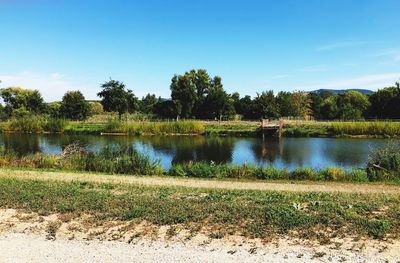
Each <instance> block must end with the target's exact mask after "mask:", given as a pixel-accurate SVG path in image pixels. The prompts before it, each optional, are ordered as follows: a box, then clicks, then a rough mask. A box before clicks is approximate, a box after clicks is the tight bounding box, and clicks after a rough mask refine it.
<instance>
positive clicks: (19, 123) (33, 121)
mask: <svg viewBox="0 0 400 263" xmlns="http://www.w3.org/2000/svg"><path fill="white" fill-rule="evenodd" d="M45 122H46V120H45V119H44V118H43V117H40V116H26V117H22V118H13V119H11V121H10V122H9V123H8V130H9V131H13V132H20V133H39V132H43V130H44V125H45Z"/></svg>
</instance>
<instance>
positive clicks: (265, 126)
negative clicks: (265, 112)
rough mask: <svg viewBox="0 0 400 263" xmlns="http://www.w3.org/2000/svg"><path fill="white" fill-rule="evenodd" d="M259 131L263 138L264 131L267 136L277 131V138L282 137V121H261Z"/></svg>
mask: <svg viewBox="0 0 400 263" xmlns="http://www.w3.org/2000/svg"><path fill="white" fill-rule="evenodd" d="M260 128H261V130H262V133H263V138H264V131H267V133H268V134H273V133H275V132H277V131H278V133H279V135H278V136H279V138H281V137H282V129H283V120H282V119H280V120H278V121H270V120H268V119H262V120H261V127H260Z"/></svg>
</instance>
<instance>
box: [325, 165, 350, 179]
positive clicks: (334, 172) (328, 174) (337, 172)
mask: <svg viewBox="0 0 400 263" xmlns="http://www.w3.org/2000/svg"><path fill="white" fill-rule="evenodd" d="M320 173H321V176H322V178H323V180H325V181H345V179H346V172H345V171H344V170H342V169H339V168H336V167H329V168H326V169H324V170H321V172H320Z"/></svg>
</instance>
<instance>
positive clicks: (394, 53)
mask: <svg viewBox="0 0 400 263" xmlns="http://www.w3.org/2000/svg"><path fill="white" fill-rule="evenodd" d="M371 56H372V57H386V58H388V59H390V60H391V61H396V62H400V48H392V49H385V50H381V51H379V52H377V53H375V54H372V55H371Z"/></svg>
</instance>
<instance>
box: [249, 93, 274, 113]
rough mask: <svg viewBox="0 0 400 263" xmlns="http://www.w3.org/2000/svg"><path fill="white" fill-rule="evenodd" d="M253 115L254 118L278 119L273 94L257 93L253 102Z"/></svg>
mask: <svg viewBox="0 0 400 263" xmlns="http://www.w3.org/2000/svg"><path fill="white" fill-rule="evenodd" d="M253 111H254V113H253V115H254V117H256V118H278V117H279V107H278V104H277V101H276V98H275V96H274V92H273V91H272V90H270V91H265V92H264V91H263V92H262V93H261V94H259V93H257V96H256V97H255V98H254V102H253Z"/></svg>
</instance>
